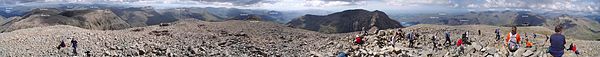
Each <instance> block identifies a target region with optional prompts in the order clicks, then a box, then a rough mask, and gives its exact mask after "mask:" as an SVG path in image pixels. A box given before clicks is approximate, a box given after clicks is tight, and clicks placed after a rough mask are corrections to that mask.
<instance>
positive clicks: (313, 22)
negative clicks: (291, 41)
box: [287, 9, 402, 33]
mask: <svg viewBox="0 0 600 57" xmlns="http://www.w3.org/2000/svg"><path fill="white" fill-rule="evenodd" d="M287 25H289V26H290V27H294V28H302V29H307V30H312V31H319V32H323V33H346V32H354V31H361V30H367V29H371V28H375V29H391V28H400V27H402V26H401V25H400V23H399V22H397V21H395V20H392V19H390V18H389V17H388V16H387V15H386V14H385V13H384V12H381V11H378V10H375V11H372V12H371V11H367V10H363V9H354V10H346V11H342V12H337V13H333V14H329V15H325V16H319V15H304V16H302V17H299V18H297V19H294V20H292V21H290V22H288V23H287Z"/></svg>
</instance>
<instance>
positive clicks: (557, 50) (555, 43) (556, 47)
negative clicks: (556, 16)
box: [548, 25, 566, 57]
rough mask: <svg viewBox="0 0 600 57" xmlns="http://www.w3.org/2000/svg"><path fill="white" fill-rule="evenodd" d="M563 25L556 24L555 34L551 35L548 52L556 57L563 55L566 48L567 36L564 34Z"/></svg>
mask: <svg viewBox="0 0 600 57" xmlns="http://www.w3.org/2000/svg"><path fill="white" fill-rule="evenodd" d="M562 29H563V27H562V26H560V25H559V26H556V28H555V29H554V32H556V33H554V34H552V35H551V36H550V47H549V48H548V52H549V53H550V54H551V55H552V56H554V57H562V55H563V54H564V49H565V43H566V41H565V36H564V35H563V34H562V32H561V31H562Z"/></svg>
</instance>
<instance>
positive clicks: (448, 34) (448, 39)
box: [444, 32, 452, 44]
mask: <svg viewBox="0 0 600 57" xmlns="http://www.w3.org/2000/svg"><path fill="white" fill-rule="evenodd" d="M445 34H446V42H444V43H447V44H451V42H452V41H451V40H450V33H449V32H446V33H445Z"/></svg>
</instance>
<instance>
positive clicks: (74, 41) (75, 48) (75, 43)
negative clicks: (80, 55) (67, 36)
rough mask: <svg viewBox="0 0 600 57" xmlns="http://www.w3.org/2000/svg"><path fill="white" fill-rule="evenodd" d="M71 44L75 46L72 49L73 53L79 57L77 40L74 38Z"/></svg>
mask: <svg viewBox="0 0 600 57" xmlns="http://www.w3.org/2000/svg"><path fill="white" fill-rule="evenodd" d="M71 44H73V46H72V47H73V53H74V54H75V55H77V40H75V38H73V39H72V40H71Z"/></svg>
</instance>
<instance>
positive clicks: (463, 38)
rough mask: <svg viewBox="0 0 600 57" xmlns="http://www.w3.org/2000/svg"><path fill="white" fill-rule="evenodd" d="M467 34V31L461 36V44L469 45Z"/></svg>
mask: <svg viewBox="0 0 600 57" xmlns="http://www.w3.org/2000/svg"><path fill="white" fill-rule="evenodd" d="M468 34H469V32H468V31H467V32H465V33H463V34H462V39H461V40H462V42H463V43H464V44H471V42H469V37H468Z"/></svg>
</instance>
